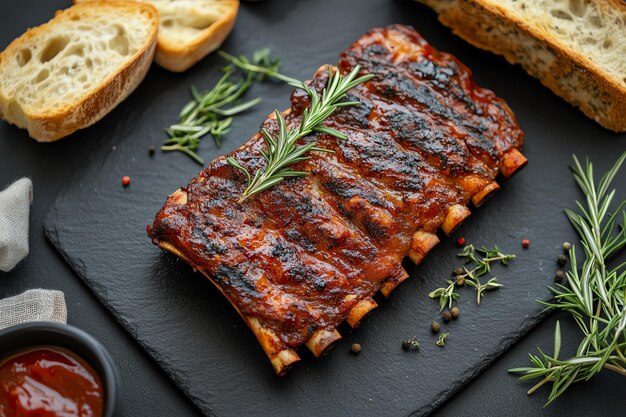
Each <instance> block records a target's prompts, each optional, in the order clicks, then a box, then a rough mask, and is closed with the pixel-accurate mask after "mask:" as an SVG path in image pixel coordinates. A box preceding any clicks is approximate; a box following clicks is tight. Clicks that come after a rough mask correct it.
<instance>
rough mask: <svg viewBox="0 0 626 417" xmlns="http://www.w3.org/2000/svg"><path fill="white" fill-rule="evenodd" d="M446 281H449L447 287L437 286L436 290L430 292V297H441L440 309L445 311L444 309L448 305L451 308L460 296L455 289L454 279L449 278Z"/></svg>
mask: <svg viewBox="0 0 626 417" xmlns="http://www.w3.org/2000/svg"><path fill="white" fill-rule="evenodd" d="M446 282H447V283H448V286H447V287H441V288H437V289H436V290H434V291H431V292H430V293H428V296H429V297H430V298H439V311H443V309H444V308H446V305H447V306H448V308H451V307H452V303H453V302H454V301H456V299H457V298H459V294H458V293H457V292H456V291H454V288H455V283H454V281H450V280H447V281H446Z"/></svg>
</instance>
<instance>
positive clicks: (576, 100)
mask: <svg viewBox="0 0 626 417" xmlns="http://www.w3.org/2000/svg"><path fill="white" fill-rule="evenodd" d="M418 1H420V2H422V3H425V4H427V5H428V6H430V7H431V8H433V9H434V10H435V11H437V12H438V13H439V20H440V21H441V22H442V23H444V24H445V25H446V26H449V27H451V28H452V29H453V31H454V33H456V34H457V35H459V36H461V37H462V38H463V39H465V40H466V41H468V42H469V43H471V44H473V45H475V46H477V47H479V48H483V49H486V50H489V51H492V52H495V53H497V54H500V55H503V56H504V57H505V58H506V59H507V60H508V61H509V62H511V63H513V64H521V65H522V67H523V68H524V69H525V70H526V71H527V72H528V73H529V74H531V75H532V76H534V77H537V78H539V80H541V82H542V83H543V84H544V85H546V86H547V87H548V88H550V89H551V90H552V91H553V92H555V93H556V94H558V95H559V96H561V97H563V98H564V99H565V100H567V101H568V102H570V103H571V104H573V105H575V106H577V107H579V108H580V109H581V110H582V111H583V112H584V113H585V114H586V115H587V116H589V117H590V118H592V119H594V120H596V121H597V122H598V123H600V124H601V125H602V126H604V127H605V128H607V129H611V130H614V131H616V132H625V131H626V3H624V2H623V1H622V0H418Z"/></svg>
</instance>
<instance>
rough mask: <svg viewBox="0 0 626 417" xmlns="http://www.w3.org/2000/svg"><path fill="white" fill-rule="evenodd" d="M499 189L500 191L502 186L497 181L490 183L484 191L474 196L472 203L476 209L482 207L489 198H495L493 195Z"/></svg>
mask: <svg viewBox="0 0 626 417" xmlns="http://www.w3.org/2000/svg"><path fill="white" fill-rule="evenodd" d="M499 189H500V185H499V184H498V183H497V182H495V181H492V182H490V183H489V184H487V186H486V187H485V188H483V189H482V190H480V191H479V192H477V193H476V194H474V195H473V196H472V203H474V205H475V206H476V207H480V206H482V204H483V203H484V202H485V201H487V200H489V198H490V197H491V196H493V194H494V193H495V192H496V191H498V190H499Z"/></svg>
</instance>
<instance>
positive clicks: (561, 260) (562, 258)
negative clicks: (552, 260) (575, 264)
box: [556, 255, 567, 266]
mask: <svg viewBox="0 0 626 417" xmlns="http://www.w3.org/2000/svg"><path fill="white" fill-rule="evenodd" d="M556 261H557V262H558V263H559V265H561V266H564V265H565V264H566V263H567V256H565V255H559V256H557V257H556Z"/></svg>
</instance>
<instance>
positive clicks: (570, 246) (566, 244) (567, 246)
mask: <svg viewBox="0 0 626 417" xmlns="http://www.w3.org/2000/svg"><path fill="white" fill-rule="evenodd" d="M570 249H572V244H571V243H569V242H563V250H564V251H565V252H567V251H569V250H570Z"/></svg>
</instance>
